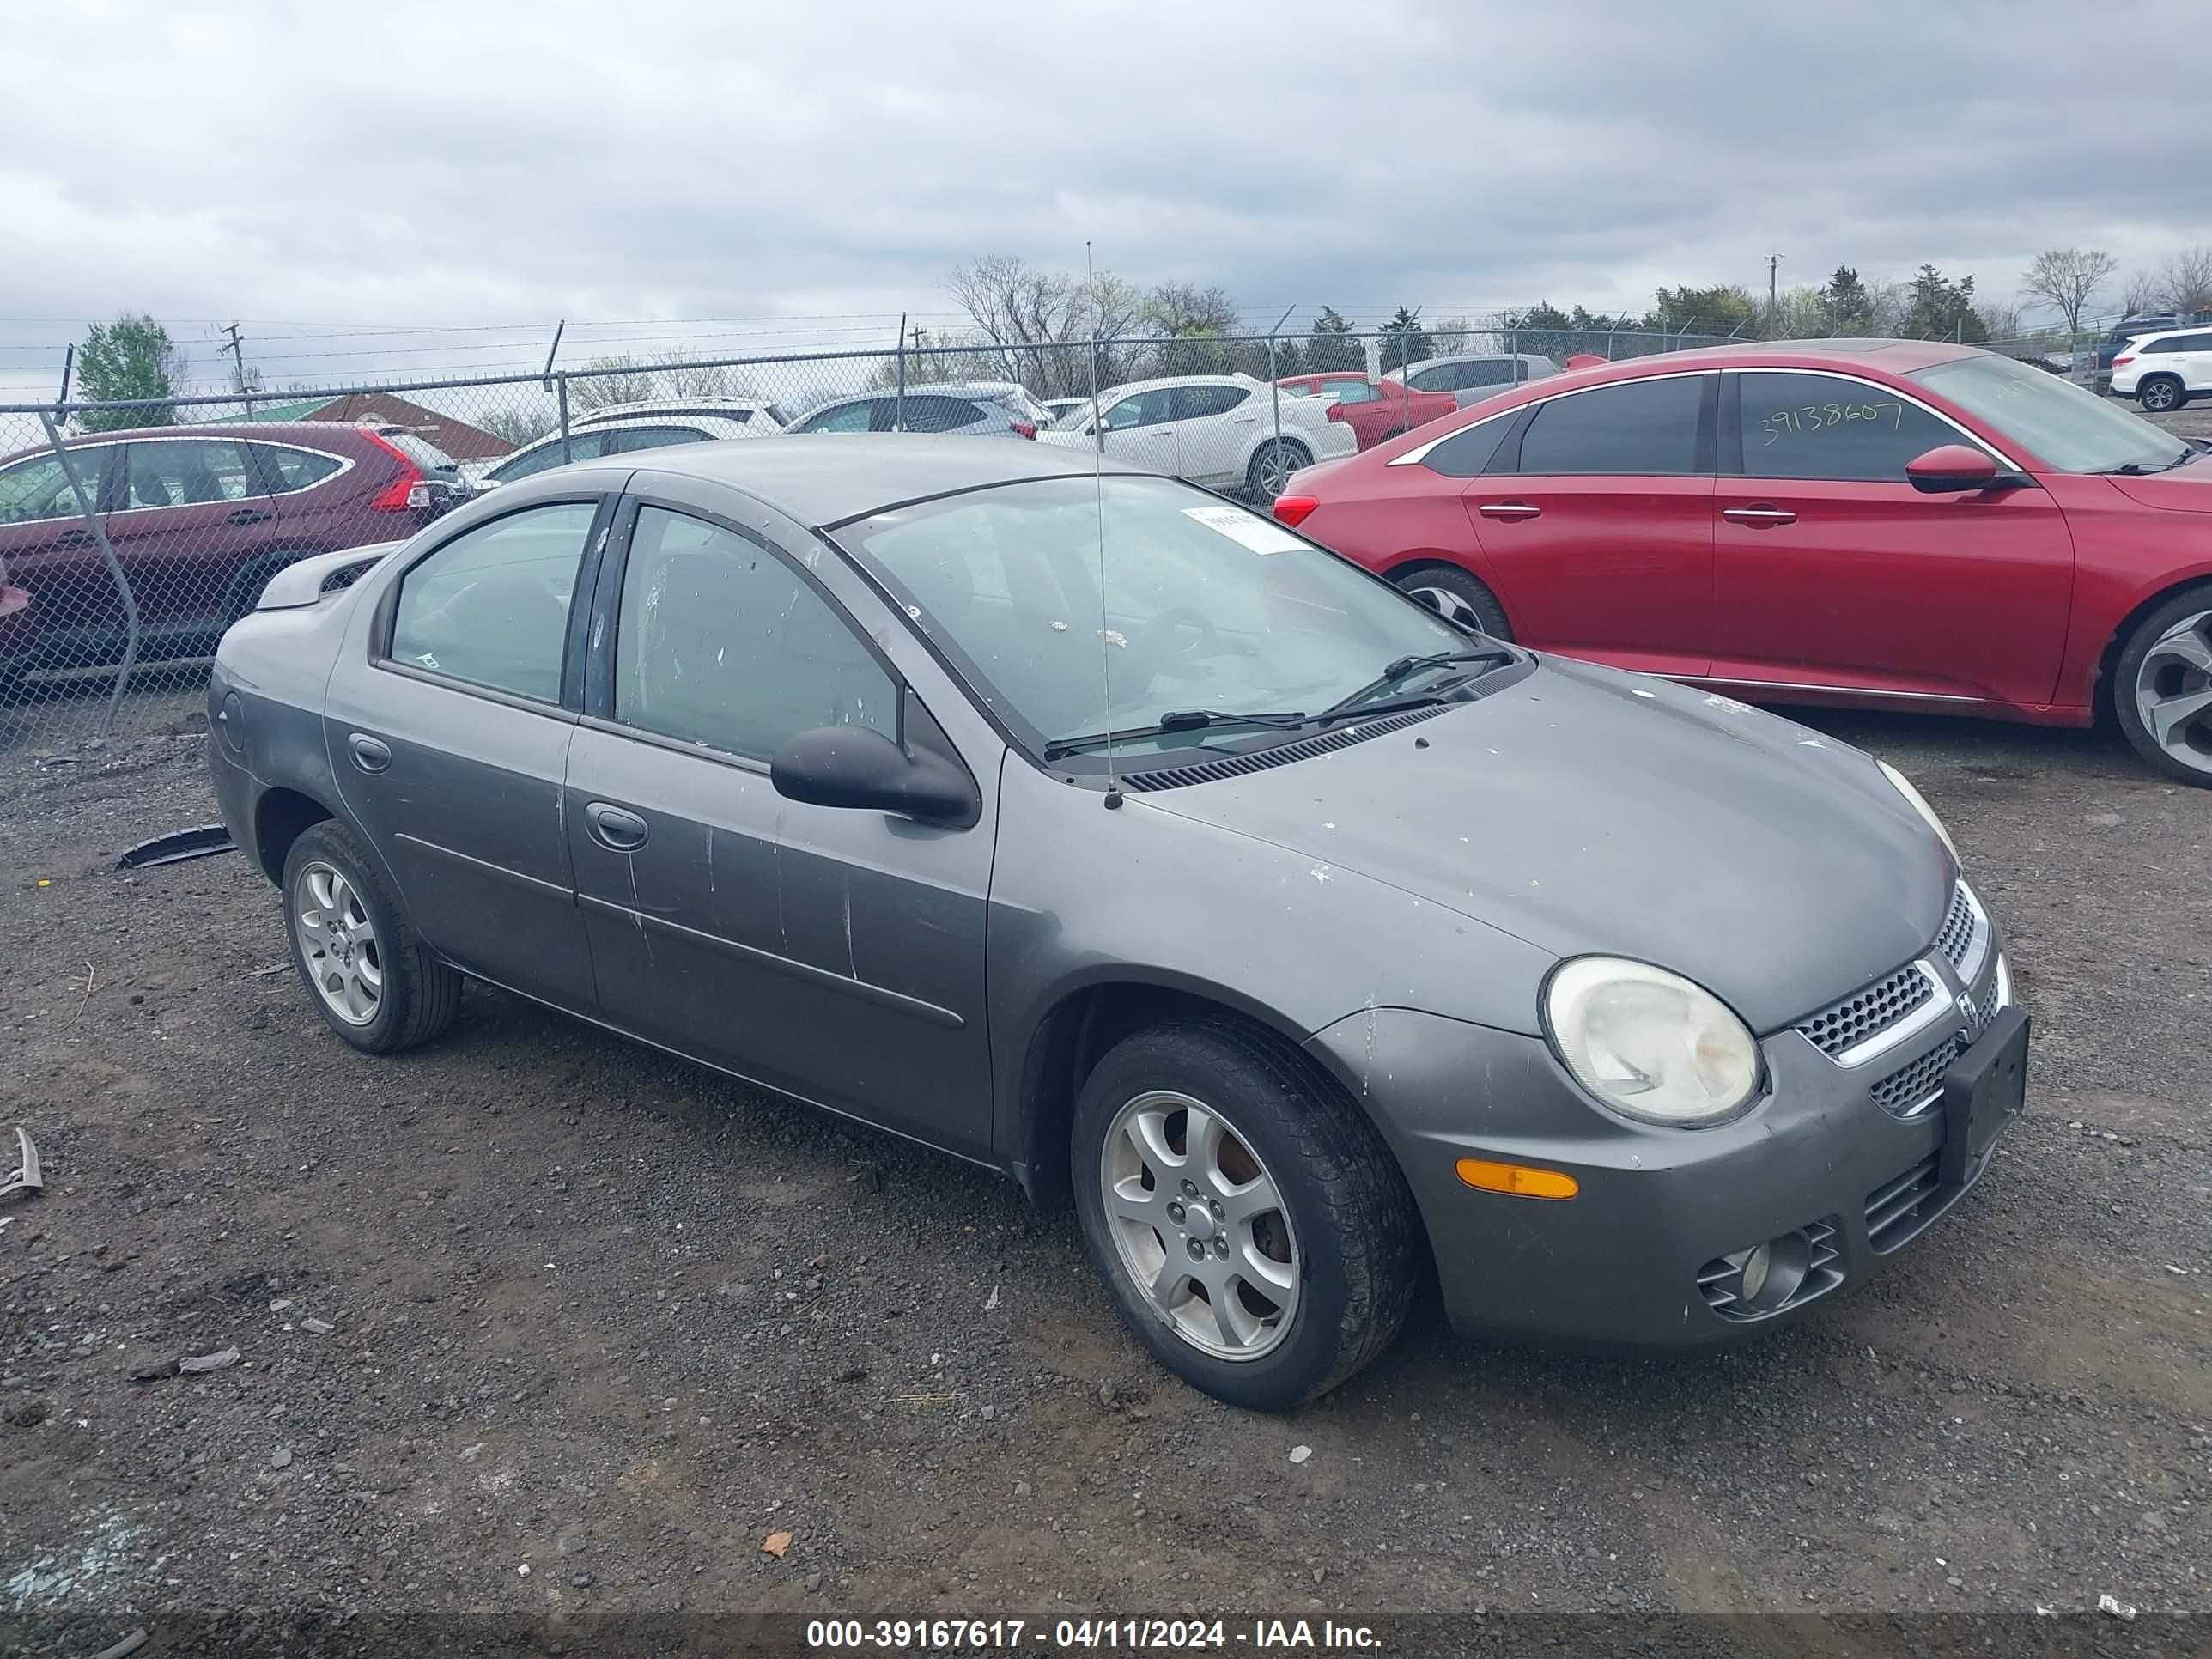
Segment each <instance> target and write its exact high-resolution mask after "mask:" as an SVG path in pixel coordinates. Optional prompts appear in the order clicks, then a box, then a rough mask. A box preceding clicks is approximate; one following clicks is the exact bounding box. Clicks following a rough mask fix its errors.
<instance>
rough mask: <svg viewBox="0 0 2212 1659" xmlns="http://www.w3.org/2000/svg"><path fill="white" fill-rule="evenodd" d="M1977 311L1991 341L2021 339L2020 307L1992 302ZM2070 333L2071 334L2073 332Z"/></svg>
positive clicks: (1978, 307) (2002, 302)
mask: <svg viewBox="0 0 2212 1659" xmlns="http://www.w3.org/2000/svg"><path fill="white" fill-rule="evenodd" d="M1975 309H1976V310H1977V311H1979V312H1980V313H1982V325H1983V326H1984V328H1986V329H1988V330H1989V331H1990V332H1989V339H1990V340H2017V339H2019V338H2020V337H2021V332H2022V331H2021V323H2020V307H2018V306H2014V305H2007V304H2006V303H2005V302H2004V301H2002V300H1992V301H1990V302H1989V303H1988V304H1987V305H1982V306H1977V307H1975ZM2068 332H2069V334H2070V333H2071V332H2072V331H2071V330H2069V331H2068ZM1984 343H1987V342H1984Z"/></svg>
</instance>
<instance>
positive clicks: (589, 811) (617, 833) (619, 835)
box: [584, 800, 647, 853]
mask: <svg viewBox="0 0 2212 1659" xmlns="http://www.w3.org/2000/svg"><path fill="white" fill-rule="evenodd" d="M584 817H585V818H586V821H587V822H588V823H590V824H591V826H592V840H593V841H595V842H599V845H600V846H602V847H605V848H610V849H611V850H612V851H614V852H617V853H634V852H635V851H636V850H637V849H638V848H641V847H642V846H644V845H645V837H646V833H647V831H646V823H645V820H644V819H643V818H641V817H638V815H637V814H636V813H635V812H626V811H623V809H622V808H621V807H619V806H610V805H607V804H606V802H605V801H603V800H595V801H593V802H592V804H591V805H589V806H586V808H585V809H584Z"/></svg>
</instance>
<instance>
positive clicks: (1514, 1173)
mask: <svg viewBox="0 0 2212 1659" xmlns="http://www.w3.org/2000/svg"><path fill="white" fill-rule="evenodd" d="M1459 1178H1460V1179H1461V1180H1462V1181H1464V1182H1467V1184H1468V1186H1470V1187H1479V1188H1481V1189H1482V1190H1483V1191H1484V1192H1486V1193H1510V1194H1513V1195H1514V1196H1515V1197H1516V1198H1572V1197H1573V1196H1574V1195H1575V1194H1577V1193H1578V1192H1580V1191H1582V1189H1583V1188H1582V1182H1579V1181H1577V1180H1576V1179H1575V1178H1574V1177H1573V1176H1571V1175H1565V1174H1563V1173H1562V1172H1560V1171H1559V1170H1532V1169H1530V1168H1529V1167H1528V1165H1527V1164H1492V1162H1491V1161H1490V1160H1489V1159H1488V1158H1462V1159H1460V1161H1459Z"/></svg>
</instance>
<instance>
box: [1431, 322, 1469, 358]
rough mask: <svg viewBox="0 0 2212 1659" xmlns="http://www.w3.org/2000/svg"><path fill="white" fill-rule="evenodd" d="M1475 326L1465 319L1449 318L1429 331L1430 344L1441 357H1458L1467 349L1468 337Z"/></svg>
mask: <svg viewBox="0 0 2212 1659" xmlns="http://www.w3.org/2000/svg"><path fill="white" fill-rule="evenodd" d="M1473 332H1474V325H1473V324H1472V323H1470V322H1468V319H1466V318H1464V317H1447V318H1445V319H1443V321H1442V322H1441V323H1438V324H1437V325H1436V326H1435V327H1434V328H1431V330H1430V331H1429V339H1430V342H1431V343H1432V344H1433V345H1435V347H1436V349H1437V356H1439V357H1456V356H1459V355H1460V354H1461V353H1462V352H1463V351H1465V350H1466V349H1467V337H1468V335H1469V334H1471V333H1473Z"/></svg>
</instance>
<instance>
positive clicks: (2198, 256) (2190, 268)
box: [2158, 242, 2212, 311]
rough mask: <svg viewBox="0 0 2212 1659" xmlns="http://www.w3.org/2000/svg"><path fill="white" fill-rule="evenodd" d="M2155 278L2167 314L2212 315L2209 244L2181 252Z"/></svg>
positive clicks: (2211, 250)
mask: <svg viewBox="0 0 2212 1659" xmlns="http://www.w3.org/2000/svg"><path fill="white" fill-rule="evenodd" d="M2158 275H2159V282H2160V285H2161V286H2162V287H2163V289H2164V290H2165V298H2166V307H2167V308H2168V309H2169V310H2172V311H2212V244H2206V243H2203V242H2200V243H2198V244H2197V246H2195V247H2186V248H2184V249H2182V250H2181V252H2179V253H2177V254H2175V255H2174V256H2173V257H2172V258H2171V259H2168V260H2167V261H2166V264H2165V267H2164V268H2163V269H2162V270H2160V272H2159V274H2158Z"/></svg>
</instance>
